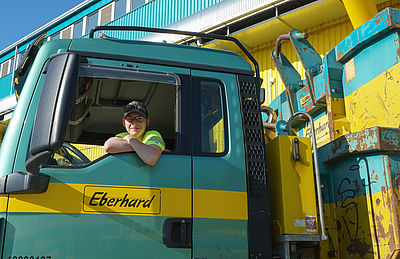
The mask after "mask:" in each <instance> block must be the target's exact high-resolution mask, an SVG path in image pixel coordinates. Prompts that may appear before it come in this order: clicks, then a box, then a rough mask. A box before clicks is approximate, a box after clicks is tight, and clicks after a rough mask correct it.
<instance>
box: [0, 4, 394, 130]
mask: <svg viewBox="0 0 400 259" xmlns="http://www.w3.org/2000/svg"><path fill="white" fill-rule="evenodd" d="M375 3H376V4H377V7H378V10H382V9H384V8H385V7H389V6H390V7H394V8H396V7H400V0H390V1H385V0H375ZM98 25H121V26H127V25H131V26H144V27H156V28H162V27H165V28H170V29H178V30H187V31H199V32H207V33H217V34H224V35H230V36H233V37H236V38H238V39H239V40H240V41H241V42H242V43H243V44H244V45H245V46H246V47H247V48H248V49H249V50H250V52H251V53H252V55H253V56H254V57H255V58H256V59H257V61H258V62H259V65H260V72H261V77H262V78H263V79H264V81H263V85H262V86H263V88H265V89H266V102H265V104H269V103H271V102H272V100H273V99H274V98H276V97H277V96H278V95H279V94H280V93H281V92H282V91H283V90H284V86H283V84H282V82H281V80H280V79H279V76H278V74H277V71H276V69H275V67H274V65H273V62H272V60H271V58H270V53H271V51H272V50H273V49H274V48H275V42H276V39H277V37H278V36H279V35H281V34H286V33H288V31H290V30H291V29H297V30H299V31H301V32H306V33H308V35H309V38H308V40H309V41H310V43H311V44H312V45H313V46H314V48H315V49H316V50H317V52H318V53H319V54H320V55H321V56H323V55H325V54H326V53H327V52H328V51H329V50H331V49H332V48H333V47H335V46H336V45H337V44H338V43H339V42H340V41H341V40H342V39H343V38H344V37H345V36H347V35H348V34H349V33H350V32H351V31H352V30H353V27H352V25H351V23H350V21H349V18H348V16H347V14H346V11H345V9H344V6H343V4H342V2H341V1H340V0H202V1H198V0H86V1H84V2H82V3H81V4H79V5H78V6H76V7H74V8H73V9H71V10H69V11H67V12H66V13H64V14H62V15H61V16H59V17H57V18H55V19H54V20H53V21H51V22H49V23H47V24H45V25H44V26H42V27H40V28H39V29H37V30H35V31H34V32H32V33H30V34H29V35H27V36H25V37H24V38H22V39H20V40H19V41H17V42H16V43H14V44H12V45H10V46H9V47H7V48H5V49H3V50H1V51H0V121H3V122H2V124H0V126H1V125H4V121H7V120H8V119H9V118H10V116H11V114H12V110H13V107H14V106H15V103H16V100H15V96H14V95H13V94H14V89H13V80H12V78H13V73H14V70H15V67H16V64H18V62H19V61H20V59H21V57H22V56H23V54H24V51H25V50H26V48H27V46H28V45H29V44H30V43H32V42H33V41H34V39H35V38H37V37H38V36H40V35H42V34H43V33H47V40H54V39H68V38H79V37H87V35H88V33H89V32H90V30H91V29H92V28H93V27H95V26H98ZM105 34H106V35H107V36H110V37H115V38H120V39H129V40H133V39H137V38H140V39H142V40H151V41H164V42H168V43H185V44H194V43H196V42H195V41H197V43H199V41H198V40H197V39H193V38H188V37H182V36H176V35H153V34H150V35H145V34H144V33H142V32H133V33H129V32H112V31H111V32H105ZM200 44H202V45H206V46H207V47H211V48H221V49H226V50H231V51H234V52H237V53H239V54H240V50H239V49H237V48H236V47H235V46H233V45H232V44H231V43H227V42H221V41H211V42H200ZM282 52H283V53H285V55H286V56H287V57H288V58H289V60H290V61H291V62H293V63H294V65H295V67H296V69H297V70H298V71H299V72H300V74H304V71H303V68H302V65H301V63H300V62H299V61H298V58H297V56H296V53H295V51H294V50H293V47H292V46H291V45H290V43H289V42H283V44H282Z"/></svg>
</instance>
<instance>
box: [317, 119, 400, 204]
mask: <svg viewBox="0 0 400 259" xmlns="http://www.w3.org/2000/svg"><path fill="white" fill-rule="evenodd" d="M399 143H400V130H399V129H392V128H379V127H374V128H370V129H366V130H363V131H360V132H357V133H350V134H347V135H344V136H342V137H340V138H338V139H336V140H334V141H332V142H330V143H328V144H326V145H324V146H322V147H320V148H319V149H318V157H319V162H320V171H321V178H322V183H323V185H324V186H327V188H324V202H325V203H328V202H338V201H345V200H347V199H349V198H356V197H360V196H364V195H367V194H373V193H379V192H382V190H386V189H387V188H389V187H390V188H393V189H399V187H400V186H399V182H398V181H399V180H398V179H399V178H398V173H399V162H400V156H399V155H400V148H399Z"/></svg>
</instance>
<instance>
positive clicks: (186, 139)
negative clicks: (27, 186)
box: [43, 60, 192, 169]
mask: <svg viewBox="0 0 400 259" xmlns="http://www.w3.org/2000/svg"><path fill="white" fill-rule="evenodd" d="M120 61H121V62H123V60H120ZM85 64H86V63H81V66H85ZM81 66H80V67H81ZM95 66H98V67H109V68H111V69H121V70H132V71H137V69H132V68H128V67H126V68H122V67H115V66H103V65H95ZM166 68H168V67H166ZM166 70H168V69H166ZM143 71H149V72H155V73H160V74H162V73H165V74H172V75H174V76H177V77H178V79H179V80H180V84H179V85H175V86H171V87H175V92H176V93H175V107H174V111H175V123H174V130H175V133H176V138H175V148H174V150H166V151H163V155H166V154H167V155H190V154H191V139H192V138H191V137H192V136H191V124H192V122H191V113H190V112H189V111H190V109H191V103H190V93H191V85H190V84H191V76H190V75H186V74H179V73H171V72H167V71H165V70H164V71H159V70H143ZM79 74H80V73H79ZM188 100H189V101H188ZM161 133H162V132H161ZM64 141H65V140H64ZM66 143H68V145H71V143H70V142H66ZM109 155H110V154H105V155H102V156H100V157H98V158H96V159H94V160H92V161H90V162H88V163H85V164H82V165H71V166H63V165H51V164H45V165H43V168H49V169H51V168H53V169H54V168H66V169H79V168H86V167H89V166H91V165H93V164H95V163H97V162H99V161H101V160H103V159H105V158H107V157H108V156H109Z"/></svg>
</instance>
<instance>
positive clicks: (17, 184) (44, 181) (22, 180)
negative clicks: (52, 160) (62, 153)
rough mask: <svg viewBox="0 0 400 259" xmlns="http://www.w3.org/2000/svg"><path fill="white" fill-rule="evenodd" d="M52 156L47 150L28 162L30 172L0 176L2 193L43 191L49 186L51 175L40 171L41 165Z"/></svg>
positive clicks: (0, 191) (27, 166) (0, 190)
mask: <svg viewBox="0 0 400 259" xmlns="http://www.w3.org/2000/svg"><path fill="white" fill-rule="evenodd" d="M50 156H51V152H50V151H48V150H46V151H43V152H40V153H38V154H36V155H34V156H32V157H31V158H29V159H28V161H27V162H26V169H27V170H28V173H24V172H16V173H12V174H9V175H6V176H3V177H1V178H0V194H5V193H13V194H17V193H43V192H45V191H46V190H47V187H48V186H49V181H50V176H48V175H45V174H40V173H39V167H40V165H41V164H42V163H43V162H44V161H46V160H47V159H48V158H49V157H50Z"/></svg>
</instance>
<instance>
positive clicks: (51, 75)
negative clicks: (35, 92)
mask: <svg viewBox="0 0 400 259" xmlns="http://www.w3.org/2000/svg"><path fill="white" fill-rule="evenodd" d="M78 72H79V56H78V55H77V54H74V53H61V54H58V55H56V56H54V57H52V58H51V59H50V61H49V63H48V65H47V71H46V79H45V81H44V84H43V89H42V92H41V95H40V99H39V105H38V108H37V111H36V116H35V121H34V124H33V130H32V138H31V146H30V153H31V155H32V157H31V158H29V159H28V161H27V162H26V169H27V170H28V172H30V173H32V174H37V173H38V172H39V166H40V165H41V164H42V163H43V162H44V161H46V160H47V159H48V158H49V157H50V155H51V154H52V153H54V152H55V151H56V150H58V149H59V148H61V146H62V143H63V141H64V138H65V133H66V129H67V124H68V120H69V117H70V115H71V111H72V106H73V104H74V101H75V95H76V86H77V84H78ZM45 153H46V154H48V156H46V155H44V154H45ZM38 160H39V161H38Z"/></svg>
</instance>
